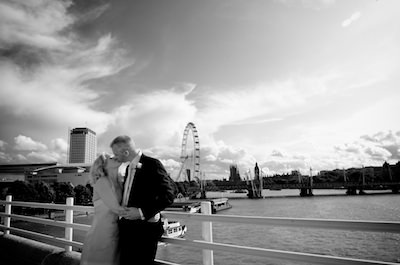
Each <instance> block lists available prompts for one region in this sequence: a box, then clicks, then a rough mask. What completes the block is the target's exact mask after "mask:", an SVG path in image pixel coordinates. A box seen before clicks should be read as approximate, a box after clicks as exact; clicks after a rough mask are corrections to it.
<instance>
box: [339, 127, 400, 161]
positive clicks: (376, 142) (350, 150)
mask: <svg viewBox="0 0 400 265" xmlns="http://www.w3.org/2000/svg"><path fill="white" fill-rule="evenodd" d="M399 147H400V137H399V135H398V133H393V132H391V131H388V132H378V133H376V134H374V135H363V136H361V137H360V139H359V140H358V141H355V142H353V143H350V144H344V145H342V146H336V147H335V150H336V151H338V152H339V153H340V154H341V155H344V156H346V157H357V159H356V160H354V159H352V160H353V161H355V162H357V163H361V164H364V165H369V164H373V165H376V164H382V163H383V161H388V162H396V161H398V160H399V159H400V152H399Z"/></svg>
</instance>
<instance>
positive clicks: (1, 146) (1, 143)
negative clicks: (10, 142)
mask: <svg viewBox="0 0 400 265" xmlns="http://www.w3.org/2000/svg"><path fill="white" fill-rule="evenodd" d="M6 145H7V143H6V142H4V141H2V140H0V151H4V150H6Z"/></svg>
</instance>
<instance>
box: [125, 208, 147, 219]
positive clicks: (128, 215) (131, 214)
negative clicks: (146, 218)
mask: <svg viewBox="0 0 400 265" xmlns="http://www.w3.org/2000/svg"><path fill="white" fill-rule="evenodd" d="M121 217H123V218H125V219H129V220H141V219H142V216H141V215H140V212H139V209H138V208H136V207H129V208H126V211H125V213H124V214H123V215H121Z"/></svg>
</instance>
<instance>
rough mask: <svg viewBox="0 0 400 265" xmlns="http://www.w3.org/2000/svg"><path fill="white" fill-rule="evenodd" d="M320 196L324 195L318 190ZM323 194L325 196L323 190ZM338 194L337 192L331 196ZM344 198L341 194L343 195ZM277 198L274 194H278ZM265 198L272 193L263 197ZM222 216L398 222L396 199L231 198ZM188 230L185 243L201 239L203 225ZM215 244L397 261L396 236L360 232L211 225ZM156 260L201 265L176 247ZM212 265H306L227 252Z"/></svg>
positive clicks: (191, 224) (196, 253)
mask: <svg viewBox="0 0 400 265" xmlns="http://www.w3.org/2000/svg"><path fill="white" fill-rule="evenodd" d="M318 193H323V192H322V191H317V194H318ZM325 193H327V192H326V191H325ZM328 193H330V194H337V193H338V192H337V191H330V192H328ZM341 193H343V191H341ZM276 194H277V193H276ZM264 195H266V196H268V195H270V193H267V194H264ZM230 203H231V204H232V205H233V207H232V208H231V209H229V210H226V211H221V212H219V214H223V215H247V216H266V217H298V218H323V219H348V220H377V221H400V195H392V194H379V195H366V196H334V195H330V196H314V197H307V198H301V197H268V198H265V199H259V200H249V199H231V200H230ZM180 221H181V223H183V224H186V225H187V226H188V232H187V234H186V238H187V239H196V240H201V223H200V222H196V221H191V220H190V221H188V220H180ZM213 237H214V242H218V243H227V244H235V245H244V246H253V247H262V248H269V249H279V250H287V251H296V252H308V253H315V254H324V255H334V256H342V257H352V258H359V259H371V260H380V261H390V262H400V234H393V233H375V232H360V231H356V232H353V231H341V230H322V229H306V228H285V227H272V226H258V225H243V224H232V223H216V222H215V223H213ZM157 258H158V259H162V260H166V261H171V262H176V263H179V264H202V251H201V250H197V249H191V248H184V247H180V246H174V245H167V246H161V247H159V250H158V253H157ZM214 264H238V265H244V264H260V265H261V264H282V265H283V264H304V263H300V262H289V261H279V260H268V259H266V258H257V257H252V256H247V255H239V254H235V253H227V252H214Z"/></svg>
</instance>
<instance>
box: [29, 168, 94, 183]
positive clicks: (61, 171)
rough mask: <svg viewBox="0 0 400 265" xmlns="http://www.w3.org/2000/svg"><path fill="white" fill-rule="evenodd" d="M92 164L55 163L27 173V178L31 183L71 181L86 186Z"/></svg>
mask: <svg viewBox="0 0 400 265" xmlns="http://www.w3.org/2000/svg"><path fill="white" fill-rule="evenodd" d="M90 166H91V164H87V163H82V164H77V163H75V164H73V165H71V164H67V165H61V164H58V165H54V166H48V167H42V168H37V169H35V170H32V171H31V172H29V173H28V174H27V175H26V180H27V181H29V182H31V183H36V182H46V183H49V184H51V183H54V182H69V183H71V184H72V185H74V186H77V185H83V186H85V185H86V184H87V183H88V182H89V172H90Z"/></svg>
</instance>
